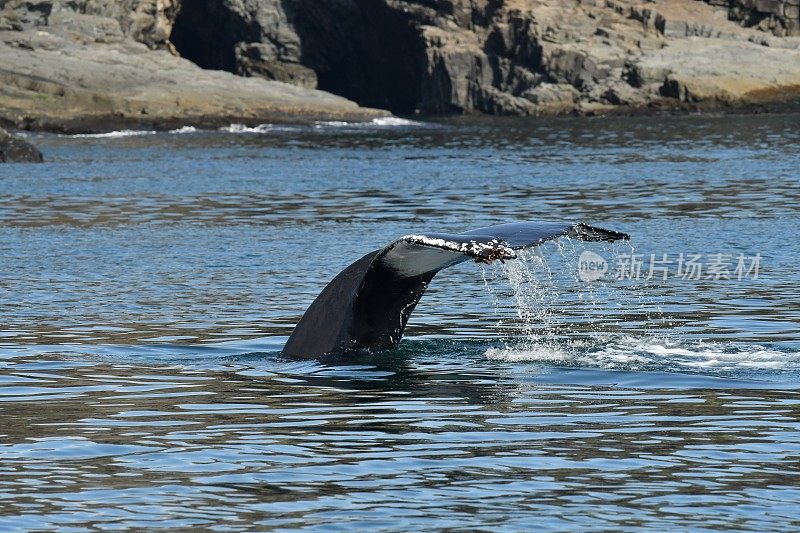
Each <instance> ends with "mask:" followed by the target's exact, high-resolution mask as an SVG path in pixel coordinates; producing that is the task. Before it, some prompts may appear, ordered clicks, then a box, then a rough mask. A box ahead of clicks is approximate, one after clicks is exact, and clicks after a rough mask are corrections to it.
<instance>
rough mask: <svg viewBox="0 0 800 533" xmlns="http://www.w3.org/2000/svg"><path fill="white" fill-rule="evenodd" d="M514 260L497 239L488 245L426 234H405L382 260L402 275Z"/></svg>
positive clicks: (514, 255)
mask: <svg viewBox="0 0 800 533" xmlns="http://www.w3.org/2000/svg"><path fill="white" fill-rule="evenodd" d="M514 257H516V254H515V253H514V250H512V249H511V248H509V247H507V246H505V244H503V243H502V242H500V241H498V240H493V241H491V242H488V243H481V242H475V241H471V242H466V243H462V242H455V241H449V240H447V239H441V238H436V237H429V236H427V235H406V236H405V237H401V238H400V239H398V240H397V241H395V242H394V243H393V244H392V246H391V248H390V249H389V250H388V251H387V253H386V255H385V256H384V257H383V258H382V261H384V263H385V264H386V265H387V266H389V267H390V268H392V269H393V270H395V271H396V272H398V273H399V274H401V275H403V276H417V275H419V274H423V273H425V272H431V271H434V270H440V269H442V268H446V267H448V266H452V265H454V264H456V263H460V262H462V261H466V260H467V259H468V258H478V259H482V260H486V262H489V261H492V260H495V259H513V258H514Z"/></svg>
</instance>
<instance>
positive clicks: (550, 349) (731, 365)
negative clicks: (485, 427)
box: [485, 336, 800, 373]
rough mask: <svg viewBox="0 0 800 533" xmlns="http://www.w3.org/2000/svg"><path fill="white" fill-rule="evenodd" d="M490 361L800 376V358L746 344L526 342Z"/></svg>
mask: <svg viewBox="0 0 800 533" xmlns="http://www.w3.org/2000/svg"><path fill="white" fill-rule="evenodd" d="M485 356H486V358H487V359H490V360H494V361H507V362H537V363H545V364H550V365H553V366H567V367H591V368H604V369H609V370H665V371H694V372H712V373H716V372H723V373H727V372H736V371H757V370H762V371H780V372H784V371H800V352H798V351H790V350H778V349H774V348H769V347H765V346H761V345H755V344H743V343H706V342H695V343H689V342H684V343H679V342H677V341H674V340H671V339H657V338H636V337H632V336H622V337H617V338H610V339H606V340H605V341H603V340H600V341H599V342H598V341H596V340H595V341H583V342H581V341H576V342H571V343H559V342H555V341H546V342H541V343H539V342H535V341H528V342H527V343H523V344H521V345H519V346H507V347H504V348H489V349H488V350H486V352H485Z"/></svg>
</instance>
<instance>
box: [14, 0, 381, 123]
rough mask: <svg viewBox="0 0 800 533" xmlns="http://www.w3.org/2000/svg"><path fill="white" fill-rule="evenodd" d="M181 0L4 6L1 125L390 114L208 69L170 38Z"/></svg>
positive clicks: (50, 0)
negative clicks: (182, 52)
mask: <svg viewBox="0 0 800 533" xmlns="http://www.w3.org/2000/svg"><path fill="white" fill-rule="evenodd" d="M179 6H180V4H179V0H0V125H2V124H5V125H7V126H9V125H10V126H13V127H16V128H31V129H49V130H57V131H95V130H108V129H118V128H120V127H145V128H170V127H178V126H181V125H186V124H193V125H201V126H215V125H221V124H226V123H230V122H234V121H235V122H246V123H253V122H277V121H281V122H286V121H291V122H298V121H310V120H328V119H336V120H369V119H371V118H373V117H378V116H385V115H387V113H386V112H385V111H379V110H374V109H365V108H361V107H359V106H358V105H356V104H355V103H353V102H351V101H348V100H346V99H345V98H342V97H340V96H335V95H332V94H330V93H325V92H323V91H318V90H314V89H310V88H305V87H298V86H295V85H290V84H285V83H281V82H276V81H268V80H265V79H262V78H259V77H251V78H243V77H240V76H236V75H234V74H232V73H228V72H224V71H213V70H203V69H202V68H200V67H199V66H197V65H196V64H194V63H192V62H191V61H189V60H187V59H184V58H181V57H179V56H178V55H177V53H176V52H175V51H174V48H173V47H172V45H171V43H170V41H169V37H170V35H171V34H172V31H173V23H174V21H175V18H176V16H177V15H178V12H179Z"/></svg>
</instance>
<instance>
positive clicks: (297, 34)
mask: <svg viewBox="0 0 800 533" xmlns="http://www.w3.org/2000/svg"><path fill="white" fill-rule="evenodd" d="M319 89H322V90H319ZM798 107H800V0H769V1H767V0H709V1H707V2H704V1H699V0H646V1H642V2H636V1H629V0H536V1H534V0H448V1H445V0H429V1H425V2H423V1H419V0H418V1H414V0H337V1H333V0H316V1H313V2H312V1H310V0H253V1H250V2H240V1H223V0H195V1H193V2H188V0H184V1H183V2H181V0H69V1H67V0H5V1H4V2H3V3H2V6H0V125H3V126H6V127H8V128H12V129H13V128H16V129H28V130H46V131H56V132H62V133H85V132H100V131H109V130H113V129H122V128H134V129H157V130H163V129H174V128H178V127H181V126H186V125H192V126H196V127H206V128H213V127H219V126H222V125H227V124H230V123H232V122H239V123H243V124H248V125H254V124H258V123H287V122H293V123H298V122H300V123H302V122H312V121H317V120H347V121H368V120H372V119H374V118H377V117H384V116H389V115H390V112H394V113H397V114H408V115H411V114H423V115H427V114H470V113H483V114H496V115H521V116H531V115H553V114H556V115H557V114H576V115H597V114H636V115H641V114H661V113H674V112H686V111H691V112H696V111H720V110H722V111H764V110H766V111H772V110H785V109H797V108H798Z"/></svg>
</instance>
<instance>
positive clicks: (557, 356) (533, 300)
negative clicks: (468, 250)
mask: <svg viewBox="0 0 800 533" xmlns="http://www.w3.org/2000/svg"><path fill="white" fill-rule="evenodd" d="M587 249H588V246H587V245H586V244H585V243H583V242H582V241H575V240H572V239H569V238H567V237H564V238H561V239H558V240H556V241H553V242H549V243H545V244H543V245H541V246H537V247H536V248H533V249H530V250H523V251H521V252H519V253H518V259H517V260H515V261H508V262H505V263H502V264H499V265H498V266H495V267H490V268H487V269H484V283H485V285H486V287H487V289H488V290H489V292H490V294H491V297H492V304H493V305H494V310H495V314H496V315H497V316H498V323H497V326H498V329H500V331H501V336H502V337H501V338H502V342H503V345H504V348H502V349H496V348H493V349H490V350H489V351H487V352H486V355H487V357H489V358H491V359H502V360H509V361H520V360H530V361H546V362H550V363H554V364H567V365H569V366H573V365H576V364H577V365H579V366H595V364H596V363H597V361H595V360H593V359H592V357H593V356H592V355H591V354H592V353H593V351H594V353H595V355H597V356H598V357H599V358H600V359H602V358H603V357H602V350H603V349H605V348H607V347H609V346H611V345H610V344H609V343H612V345H613V343H614V342H617V341H618V340H619V339H622V338H633V337H636V338H641V339H644V340H643V342H645V343H647V342H648V341H647V340H646V339H649V338H650V337H653V336H656V337H657V338H659V339H666V340H667V341H668V340H669V339H670V338H671V335H672V333H671V331H670V327H669V326H670V324H669V323H668V322H666V321H665V317H664V316H663V313H662V312H661V309H660V307H659V305H658V299H657V295H658V292H657V286H656V285H654V284H653V283H651V282H650V280H640V279H617V278H616V277H614V276H609V277H606V278H602V279H599V280H596V281H593V282H587V281H584V280H583V279H581V277H580V276H579V270H578V263H579V257H580V254H581V253H582V252H583V251H585V250H587ZM592 249H593V251H596V252H599V253H601V254H602V255H603V257H605V258H607V260H608V261H609V262H615V261H616V260H617V258H618V257H619V256H621V255H622V254H632V253H633V247H632V246H631V245H630V244H628V243H614V244H608V245H596V246H595V245H593V246H592ZM503 282H505V283H503ZM623 344H624V343H623ZM595 349H597V350H595ZM598 350H600V351H598ZM612 359H613V361H614V364H616V363H621V362H624V363H625V364H633V363H643V362H646V361H645V360H638V359H637V358H636V357H635V356H630V357H627V356H623V355H622V354H620V353H617V352H614V354H613V357H612ZM599 364H600V365H601V366H602V365H603V363H602V362H600V363H599Z"/></svg>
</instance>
